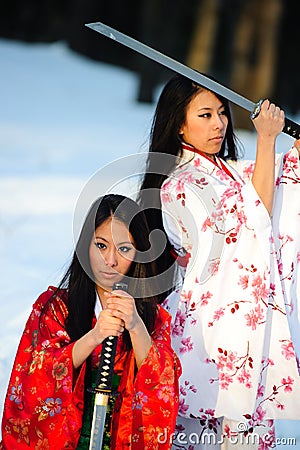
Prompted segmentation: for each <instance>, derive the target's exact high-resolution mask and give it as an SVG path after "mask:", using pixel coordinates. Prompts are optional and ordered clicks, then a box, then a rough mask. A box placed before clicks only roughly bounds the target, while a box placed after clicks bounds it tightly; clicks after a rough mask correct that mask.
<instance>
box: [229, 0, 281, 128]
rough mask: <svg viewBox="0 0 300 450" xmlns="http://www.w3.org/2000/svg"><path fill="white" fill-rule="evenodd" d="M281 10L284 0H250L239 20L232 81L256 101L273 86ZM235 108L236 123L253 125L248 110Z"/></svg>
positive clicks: (246, 126) (238, 89) (269, 91)
mask: <svg viewBox="0 0 300 450" xmlns="http://www.w3.org/2000/svg"><path fill="white" fill-rule="evenodd" d="M280 13H281V0H264V1H261V0H248V1H247V2H245V5H244V9H243V12H242V16H241V18H240V21H239V24H238V28H237V33H236V39H235V42H236V46H235V53H234V56H235V57H234V64H233V67H232V78H231V83H230V84H231V86H232V87H233V88H234V89H235V90H236V91H237V92H238V93H240V94H242V95H244V96H246V97H247V98H249V99H250V100H253V101H258V100H259V99H260V98H268V97H269V96H270V94H271V93H272V90H273V86H274V73H275V66H276V42H277V39H276V38H277V31H278V25H279V21H280ZM234 109H235V111H236V112H235V117H236V120H235V122H236V126H237V127H240V128H250V129H252V124H251V122H250V120H249V114H248V113H247V112H245V111H241V110H240V109H239V110H236V108H234Z"/></svg>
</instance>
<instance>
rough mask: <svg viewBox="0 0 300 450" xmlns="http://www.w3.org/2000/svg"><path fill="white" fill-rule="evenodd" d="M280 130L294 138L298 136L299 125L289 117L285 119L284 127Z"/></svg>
mask: <svg viewBox="0 0 300 450" xmlns="http://www.w3.org/2000/svg"><path fill="white" fill-rule="evenodd" d="M282 131H283V133H286V134H288V135H289V136H292V137H294V138H295V139H299V138H300V125H298V123H296V122H293V121H292V120H290V119H285V123H284V128H283V130H282Z"/></svg>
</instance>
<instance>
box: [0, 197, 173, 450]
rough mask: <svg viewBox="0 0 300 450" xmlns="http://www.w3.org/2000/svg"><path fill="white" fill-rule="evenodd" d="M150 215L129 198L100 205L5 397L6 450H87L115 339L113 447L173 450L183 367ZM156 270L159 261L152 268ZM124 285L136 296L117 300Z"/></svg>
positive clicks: (24, 345) (51, 292)
mask: <svg viewBox="0 0 300 450" xmlns="http://www.w3.org/2000/svg"><path fill="white" fill-rule="evenodd" d="M147 230H148V227H147V224H146V220H145V216H144V213H143V212H142V211H141V210H140V209H139V207H138V206H137V204H136V203H135V202H134V201H133V200H131V199H129V198H126V197H123V196H121V195H106V196H104V197H101V198H100V199H98V200H96V201H95V202H94V203H93V205H92V207H91V208H90V210H89V213H88V215H87V217H86V219H85V222H84V225H83V227H82V230H81V234H80V237H79V239H78V243H77V245H76V249H75V252H74V255H73V259H72V262H71V264H70V267H69V268H68V270H67V272H66V274H65V275H64V277H63V279H62V281H61V283H60V285H59V286H58V287H57V288H54V287H51V286H50V287H49V288H48V289H47V291H45V292H43V293H42V294H41V295H40V297H39V298H38V299H37V300H36V302H35V303H34V305H33V307H32V312H31V314H30V317H29V319H28V321H27V324H26V326H25V329H24V332H23V335H22V338H21V341H20V344H19V348H18V351H17V355H16V358H15V362H14V366H13V369H12V374H11V377H10V381H9V386H8V390H7V394H6V398H5V405H4V413H3V419H2V442H1V444H0V448H1V449H5V450H15V449H18V450H22V449H29V448H30V449H35V450H38V449H43V450H46V449H50V450H52V449H57V450H58V449H76V448H77V449H88V448H89V437H90V426H91V420H92V413H93V394H90V392H89V391H88V388H89V387H91V386H93V381H94V382H95V379H96V376H95V375H97V365H98V364H99V358H100V354H101V343H102V342H103V340H104V339H105V338H106V337H107V336H112V335H113V336H118V337H119V338H118V347H117V353H116V358H115V365H114V382H115V385H116V386H117V390H118V393H119V395H118V396H117V399H116V402H115V406H114V410H113V414H112V425H111V439H109V441H110V442H106V441H105V440H104V445H105V446H106V447H105V448H111V449H121V448H124V447H126V448H128V449H134V450H144V449H149V450H150V449H151V450H154V449H169V448H170V447H171V441H172V434H173V431H174V428H175V420H176V415H177V412H178V377H179V375H180V370H181V369H180V363H179V362H178V359H177V357H176V355H175V353H174V351H173V350H172V348H171V344H170V316H169V314H168V313H167V312H166V311H165V310H164V309H163V308H162V307H160V306H159V305H158V302H157V296H158V294H159V290H158V289H157V287H156V288H155V266H154V265H153V263H152V262H151V261H152V259H151V255H150V250H151V246H150V243H149V240H148V232H147ZM149 261H150V262H149ZM121 280H123V281H125V282H126V283H127V284H128V287H129V288H128V292H129V293H132V294H133V295H134V298H133V296H132V295H130V294H129V293H126V292H123V291H113V292H112V286H113V283H115V282H118V281H121Z"/></svg>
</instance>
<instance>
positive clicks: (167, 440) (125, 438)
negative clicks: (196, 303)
mask: <svg viewBox="0 0 300 450" xmlns="http://www.w3.org/2000/svg"><path fill="white" fill-rule="evenodd" d="M170 320H171V316H170V315H169V313H168V312H167V311H166V310H164V309H163V308H162V307H159V309H158V316H157V320H156V324H155V333H154V334H153V335H152V345H151V347H150V350H149V352H148V355H147V357H146V358H145V360H144V361H143V363H142V365H141V366H140V368H139V370H138V371H137V372H136V366H135V361H134V355H133V353H132V352H131V355H130V357H129V358H128V359H127V363H126V367H125V371H124V373H123V376H122V380H121V385H122V384H123V386H124V387H125V389H122V386H121V391H120V392H121V395H120V397H121V398H122V408H121V411H119V413H118V414H117V415H119V417H118V418H117V417H115V421H114V425H113V430H116V429H117V430H118V432H117V436H115V439H116V440H117V443H116V444H115V443H114V442H113V443H112V448H116V449H117V448H125V447H127V446H128V447H130V448H131V449H132V450H157V449H160V450H168V449H170V448H171V446H172V439H173V436H174V431H175V423H176V417H177V413H178V406H179V381H178V380H179V376H180V374H181V366H180V362H179V359H178V358H177V356H176V354H175V352H174V351H173V349H172V347H171V340H170Z"/></svg>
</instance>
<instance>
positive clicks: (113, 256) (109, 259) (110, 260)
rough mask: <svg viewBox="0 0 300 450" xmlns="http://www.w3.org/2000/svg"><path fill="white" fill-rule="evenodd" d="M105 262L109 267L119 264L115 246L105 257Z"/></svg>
mask: <svg viewBox="0 0 300 450" xmlns="http://www.w3.org/2000/svg"><path fill="white" fill-rule="evenodd" d="M104 260H105V264H106V265H107V266H109V267H115V266H117V265H118V253H117V251H116V249H115V248H112V249H110V250H108V251H107V253H106V255H105V257H104Z"/></svg>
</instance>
